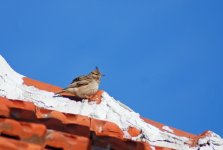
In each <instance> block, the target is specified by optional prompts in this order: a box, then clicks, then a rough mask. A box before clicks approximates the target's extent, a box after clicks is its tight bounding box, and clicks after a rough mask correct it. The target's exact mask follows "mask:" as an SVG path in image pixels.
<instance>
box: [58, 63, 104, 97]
mask: <svg viewBox="0 0 223 150" xmlns="http://www.w3.org/2000/svg"><path fill="white" fill-rule="evenodd" d="M102 76H104V75H103V74H101V72H100V71H99V69H98V67H96V68H95V70H93V71H91V72H90V73H89V74H88V75H83V76H79V77H77V78H75V79H74V80H73V81H72V82H71V84H70V85H69V86H68V87H66V88H64V89H62V90H61V91H59V92H56V93H55V94H60V93H63V92H67V93H71V94H74V95H76V96H78V97H80V98H90V97H91V96H92V95H94V94H95V93H96V92H97V91H98V88H99V84H100V79H101V77H102Z"/></svg>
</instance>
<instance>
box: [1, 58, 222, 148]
mask: <svg viewBox="0 0 223 150" xmlns="http://www.w3.org/2000/svg"><path fill="white" fill-rule="evenodd" d="M0 68H1V69H0V96H1V97H6V98H8V99H15V100H22V101H28V102H33V103H34V104H35V105H36V106H38V107H42V108H45V109H50V110H56V111H60V112H64V113H70V114H79V115H84V116H88V117H92V118H96V119H100V120H105V121H110V122H113V123H115V124H117V125H118V126H119V127H120V128H121V130H122V131H123V133H124V137H125V138H130V139H132V140H137V141H146V142H148V143H150V144H151V145H153V146H161V147H167V148H173V149H194V148H190V144H185V143H190V141H191V139H189V138H188V137H183V136H177V135H176V134H174V131H173V130H172V129H170V128H169V127H168V126H163V129H164V130H160V129H159V128H157V127H155V126H153V125H151V124H149V123H147V122H145V121H144V120H143V119H142V118H141V117H140V115H139V114H138V113H136V112H134V111H133V110H132V109H130V108H129V107H127V106H126V105H124V104H122V103H121V102H120V101H117V100H115V99H114V98H113V97H111V96H110V95H109V94H108V93H106V92H103V94H102V99H101V103H100V104H96V103H95V102H88V100H82V101H74V100H70V99H69V98H66V97H60V96H55V94H54V93H53V92H49V91H46V90H41V89H38V88H36V87H34V86H28V85H26V84H24V80H23V78H24V76H23V75H20V74H18V73H16V72H15V71H14V70H13V69H12V68H11V67H10V66H9V65H8V63H7V62H6V61H5V59H4V58H3V57H2V56H1V55H0ZM130 127H134V128H136V129H138V130H139V131H141V133H140V134H139V135H137V136H136V137H132V136H131V135H129V133H128V132H127V131H128V129H129V128H130ZM165 130H166V131H165ZM167 131H168V132H167ZM208 140H210V139H208ZM210 142H211V144H209V145H208V146H209V147H208V148H210V149H212V148H211V147H210V145H211V146H212V147H213V148H215V149H219V148H220V149H223V140H222V139H221V138H220V137H219V136H217V135H216V134H213V136H212V138H211V141H210ZM204 143H207V139H200V140H199V141H198V145H199V144H200V145H202V146H203V147H204ZM205 147H207V145H205ZM220 149H219V150H220Z"/></svg>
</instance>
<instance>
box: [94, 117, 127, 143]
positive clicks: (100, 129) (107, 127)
mask: <svg viewBox="0 0 223 150" xmlns="http://www.w3.org/2000/svg"><path fill="white" fill-rule="evenodd" d="M90 129H91V131H94V132H95V133H96V135H98V136H111V137H116V138H119V139H123V135H124V134H123V132H122V130H121V129H120V128H119V127H118V126H117V125H116V124H114V123H112V122H108V121H103V120H98V119H91V126H90Z"/></svg>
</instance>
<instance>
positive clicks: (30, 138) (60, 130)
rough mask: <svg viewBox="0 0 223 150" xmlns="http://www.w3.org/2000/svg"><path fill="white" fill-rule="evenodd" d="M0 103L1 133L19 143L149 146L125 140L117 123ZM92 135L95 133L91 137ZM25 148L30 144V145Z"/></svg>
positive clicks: (66, 146)
mask: <svg viewBox="0 0 223 150" xmlns="http://www.w3.org/2000/svg"><path fill="white" fill-rule="evenodd" d="M20 102H21V103H20ZM0 103H1V104H2V105H1V107H0V114H1V116H2V117H6V118H0V133H1V135H2V136H5V137H7V138H12V139H16V140H21V143H24V141H25V142H28V143H34V144H40V145H41V146H42V147H46V148H52V147H53V148H63V149H68V150H69V147H75V146H76V147H77V148H80V147H81V149H83V150H84V149H89V143H91V142H93V143H94V144H92V147H97V146H99V147H100V146H102V147H109V146H110V147H112V148H113V149H114V150H116V149H119V148H120V147H121V148H123V149H124V150H125V149H126V150H127V149H132V148H133V147H134V149H136V150H137V149H139V150H140V149H141V148H142V147H143V149H145V150H149V149H150V146H149V144H146V143H142V142H135V141H129V140H124V139H123V132H122V130H121V129H120V128H119V127H118V126H117V125H116V124H114V123H111V122H108V121H103V120H98V119H93V118H89V117H86V116H81V115H73V114H66V113H61V112H58V111H53V110H47V109H43V108H39V107H36V106H35V105H33V104H32V103H30V102H24V101H14V100H9V99H7V98H3V97H0ZM14 104H16V105H14ZM17 104H18V105H17ZM1 112H2V113H1ZM8 118H10V119H8ZM27 121H28V122H27ZM92 135H95V136H94V138H92V139H91V138H90V137H92ZM98 139H100V140H98ZM91 140H92V141H91ZM58 141H60V142H58ZM12 143H13V142H12ZM14 143H17V142H14ZM77 143H78V144H77ZM81 143H85V144H81ZM75 144H76V145H75ZM6 145H7V144H6ZM9 145H10V144H9ZM9 145H8V146H9ZM13 145H16V144H13ZM25 145H26V144H25ZM31 145H32V144H31ZM15 147H16V146H15ZM26 147H30V144H28V145H26ZM33 147H35V145H34V146H33ZM36 147H37V148H39V147H38V146H36ZM90 147H91V146H90ZM130 147H132V148H130ZM24 149H26V148H24Z"/></svg>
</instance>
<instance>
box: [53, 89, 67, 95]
mask: <svg viewBox="0 0 223 150" xmlns="http://www.w3.org/2000/svg"><path fill="white" fill-rule="evenodd" d="M63 92H65V89H62V90H61V91H58V92H56V93H55V94H56V95H57V94H60V93H63Z"/></svg>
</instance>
